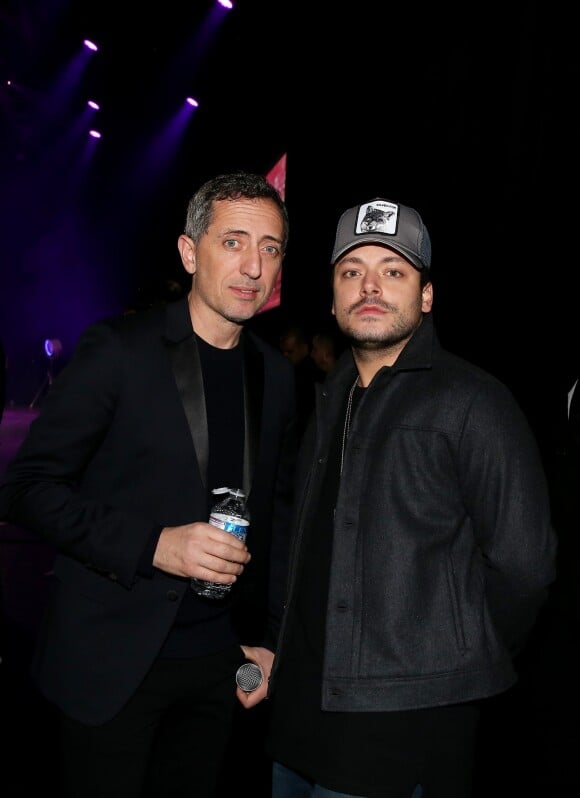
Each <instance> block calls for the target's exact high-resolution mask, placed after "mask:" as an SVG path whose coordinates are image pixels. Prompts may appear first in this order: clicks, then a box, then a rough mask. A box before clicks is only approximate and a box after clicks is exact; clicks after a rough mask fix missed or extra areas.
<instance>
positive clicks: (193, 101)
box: [185, 97, 199, 108]
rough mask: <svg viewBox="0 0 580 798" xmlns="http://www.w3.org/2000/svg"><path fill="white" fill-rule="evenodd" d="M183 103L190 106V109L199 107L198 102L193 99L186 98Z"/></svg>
mask: <svg viewBox="0 0 580 798" xmlns="http://www.w3.org/2000/svg"><path fill="white" fill-rule="evenodd" d="M185 102H186V103H188V104H189V105H191V106H192V108H197V106H198V105H199V103H198V101H197V100H194V98H193V97H187V98H186V100H185Z"/></svg>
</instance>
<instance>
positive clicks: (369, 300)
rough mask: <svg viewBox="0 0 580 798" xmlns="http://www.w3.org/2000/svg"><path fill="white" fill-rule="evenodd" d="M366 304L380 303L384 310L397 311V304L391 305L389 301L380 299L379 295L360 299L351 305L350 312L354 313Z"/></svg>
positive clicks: (379, 305)
mask: <svg viewBox="0 0 580 798" xmlns="http://www.w3.org/2000/svg"><path fill="white" fill-rule="evenodd" d="M366 305H378V307H380V308H382V309H383V310H387V311H391V312H393V311H396V309H397V308H396V306H395V305H391V304H390V303H389V302H385V301H384V300H383V299H379V298H378V297H367V298H365V299H359V301H358V302H355V303H354V305H351V306H350V308H349V309H348V312H349V313H354V312H355V311H357V310H360V308H364V307H365V306H366Z"/></svg>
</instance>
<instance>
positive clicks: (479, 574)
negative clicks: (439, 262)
mask: <svg viewBox="0 0 580 798" xmlns="http://www.w3.org/2000/svg"><path fill="white" fill-rule="evenodd" d="M332 267H333V305H332V312H333V314H334V316H335V317H336V321H337V323H338V327H339V328H340V331H341V332H342V333H343V334H344V335H345V336H346V339H347V340H348V342H349V343H350V347H349V348H347V350H346V351H345V352H344V353H343V355H342V356H341V358H340V359H339V361H338V363H337V364H336V366H335V367H334V369H333V371H332V373H331V374H330V375H329V376H328V377H327V379H326V382H325V383H324V385H323V386H320V387H319V389H318V390H317V404H316V409H315V412H314V414H313V417H312V419H311V423H310V425H309V427H308V429H307V431H306V433H305V437H304V443H303V446H302V450H301V455H300V462H299V464H298V469H297V473H298V475H299V477H298V479H299V484H298V486H297V498H296V520H295V529H294V549H293V554H292V561H291V564H290V579H289V587H288V595H287V603H286V613H285V617H284V621H283V626H282V630H281V635H280V642H279V647H278V650H277V653H276V657H275V661H274V668H273V671H272V675H271V679H270V692H269V695H270V698H271V702H270V709H271V713H272V714H271V728H270V732H269V737H268V751H269V754H270V756H271V757H272V759H273V761H274V769H273V798H290V797H291V796H292V797H294V796H311V797H312V798H322V796H324V797H325V798H345V796H346V797H350V796H366V798H379V796H380V798H419V796H424V798H468V796H470V795H472V780H473V775H472V774H473V765H474V755H475V743H476V735H477V729H478V720H479V714H480V710H481V702H482V700H484V699H486V698H489V697H491V696H495V695H497V694H500V693H502V692H504V691H506V690H508V688H510V687H511V686H512V685H514V683H515V682H516V681H517V674H516V670H515V667H514V656H515V655H516V654H517V653H518V652H519V651H520V650H521V648H522V645H523V644H524V642H525V641H526V639H527V636H528V634H529V632H530V630H531V628H532V626H533V624H534V622H535V619H536V616H537V613H538V611H539V608H540V607H541V605H542V604H543V602H544V600H545V599H546V597H547V592H548V588H549V586H550V584H551V583H552V582H553V580H554V578H555V535H554V532H553V529H552V527H551V524H550V508H549V500H548V492H547V486H546V480H545V476H544V471H543V466H542V462H541V459H540V454H539V451H538V448H537V445H536V441H535V438H534V436H533V434H532V432H531V429H530V427H529V425H528V423H527V420H526V418H525V416H524V414H523V412H522V410H521V409H520V407H519V406H518V404H517V403H516V401H515V399H514V397H513V396H512V394H511V392H510V391H509V390H508V388H507V387H506V386H504V385H503V384H502V383H501V382H499V381H498V380H497V379H496V378H495V377H494V376H492V375H491V374H488V373H486V372H485V371H482V370H481V369H480V368H478V367H476V366H475V365H473V364H471V363H468V362H466V361H465V360H463V359H461V358H459V357H457V356H455V355H453V354H451V353H450V352H448V351H446V350H445V349H443V348H442V347H441V345H440V343H439V341H438V338H437V334H436V331H435V329H434V325H433V320H432V314H431V311H432V307H433V284H432V282H431V243H430V237H429V233H428V231H427V228H426V226H425V224H424V223H423V220H422V218H421V216H420V215H419V213H418V212H417V211H416V210H414V209H413V208H410V207H407V206H405V205H401V204H400V203H398V202H395V201H392V200H389V199H384V198H375V199H372V200H370V201H368V202H364V203H362V204H361V205H358V206H356V207H354V208H349V209H348V210H347V211H345V212H344V213H343V214H342V216H341V218H340V220H339V223H338V228H337V233H336V240H335V245H334V249H333V253H332Z"/></svg>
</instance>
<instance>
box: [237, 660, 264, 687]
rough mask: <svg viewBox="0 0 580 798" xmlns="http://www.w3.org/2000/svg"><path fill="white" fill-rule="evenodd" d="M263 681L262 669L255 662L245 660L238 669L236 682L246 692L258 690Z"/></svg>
mask: <svg viewBox="0 0 580 798" xmlns="http://www.w3.org/2000/svg"><path fill="white" fill-rule="evenodd" d="M263 681H264V677H263V676H262V670H261V668H259V667H258V665H256V664H255V663H254V662H245V663H244V664H243V665H240V667H239V668H238V670H237V671H236V684H237V685H238V687H239V688H240V690H243V691H244V693H251V692H252V690H256V689H257V688H258V687H259V686H260V685H261V684H262V682H263Z"/></svg>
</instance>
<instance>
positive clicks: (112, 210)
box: [0, 0, 580, 412]
mask: <svg viewBox="0 0 580 798" xmlns="http://www.w3.org/2000/svg"><path fill="white" fill-rule="evenodd" d="M0 8H1V9H2V17H1V21H2V26H1V39H0V58H1V66H2V72H3V77H4V76H5V78H6V79H7V78H10V79H11V80H12V81H13V85H11V86H8V85H6V83H5V82H4V81H3V85H2V88H1V90H0V91H1V93H0V103H1V105H0V112H1V114H2V119H3V125H2V141H1V142H0V144H1V158H2V161H1V163H0V167H1V173H0V181H1V183H0V219H1V222H0V224H1V228H0V235H1V240H2V246H1V253H0V258H1V272H2V279H1V287H0V337H1V338H2V340H3V341H4V345H5V349H6V352H7V357H8V366H9V368H8V387H7V401H8V403H11V402H12V403H14V404H16V405H27V404H28V403H29V402H30V400H31V398H32V396H33V395H34V393H35V390H36V387H37V386H38V384H39V382H40V381H42V379H43V378H44V374H45V371H46V368H47V364H46V360H45V358H44V355H43V351H42V344H43V341H44V339H45V338H46V337H49V338H58V339H60V340H61V341H62V343H63V354H62V358H61V359H60V361H59V362H58V363H56V364H54V367H55V368H56V369H57V370H58V369H59V368H61V367H62V365H64V363H65V362H66V359H67V357H68V356H69V355H70V352H71V351H72V349H73V347H74V344H75V343H76V340H77V338H78V335H79V333H80V331H81V330H82V329H83V328H84V327H85V326H86V325H87V324H88V323H90V322H91V321H93V320H94V319H96V318H99V317H102V316H105V315H109V314H111V313H116V312H119V311H122V310H124V309H125V308H127V307H134V306H138V305H146V304H148V303H151V302H154V301H163V300H164V299H166V298H167V291H168V281H176V282H178V283H180V284H183V280H184V279H185V277H186V275H185V274H184V272H183V270H182V268H181V264H180V261H179V258H178V254H177V248H176V239H177V236H178V235H179V233H180V232H181V229H182V225H183V221H184V216H185V208H186V205H187V200H188V198H189V196H190V195H191V194H192V193H193V191H195V189H196V188H197V187H198V186H199V185H200V184H201V182H203V181H204V180H205V179H207V178H208V177H210V176H212V175H214V174H216V173H218V172H222V171H229V170H233V169H237V168H243V169H250V170H254V171H258V172H261V173H264V174H265V173H267V172H268V171H269V170H270V169H271V168H272V166H273V165H274V164H275V163H276V162H277V161H278V160H279V158H280V157H281V156H282V155H283V154H286V155H287V176H286V201H287V204H288V208H289V213H290V219H291V235H290V246H289V250H288V255H287V258H286V261H285V265H284V269H283V288H282V305H281V307H280V308H279V309H277V310H273V311H269V312H267V313H265V314H264V315H263V316H262V317H259V318H257V319H256V320H255V321H254V322H253V324H254V326H255V327H256V328H257V329H258V331H259V332H262V333H263V334H264V335H265V336H266V337H271V338H272V340H274V341H276V340H277V334H278V330H279V329H280V327H281V325H282V324H284V323H285V322H286V321H288V320H296V319H297V320H300V321H302V322H303V323H304V324H306V325H307V326H308V327H310V328H311V329H314V328H317V327H319V326H322V325H325V324H326V323H327V322H332V319H331V317H330V312H329V308H330V291H329V271H328V261H329V257H330V251H331V248H332V241H333V236H334V230H335V227H336V223H337V220H338V217H339V216H340V214H341V213H342V211H343V210H344V209H345V208H347V207H349V206H351V205H354V204H356V203H359V202H363V201H367V200H369V199H371V198H373V197H375V196H378V195H381V196H384V197H386V198H389V199H395V200H398V201H401V202H403V203H406V204H409V205H412V206H414V207H416V208H417V209H418V210H419V211H420V213H421V214H422V216H423V218H424V220H425V222H426V224H427V226H428V228H429V229H430V232H431V237H432V240H433V247H434V259H433V280H434V285H435V310H434V315H435V319H436V322H437V325H438V329H439V332H440V336H441V338H442V340H443V343H444V344H445V345H447V346H448V347H449V348H451V349H453V350H455V351H456V352H458V353H459V354H462V355H464V356H466V357H468V358H469V359H472V360H474V361H476V362H478V363H479V364H480V365H482V366H484V367H485V368H488V369H489V370H491V371H493V372H494V373H496V374H497V375H498V376H500V377H501V378H503V379H504V380H505V381H507V382H508V383H509V384H510V386H511V387H512V388H513V389H514V391H515V392H516V393H517V395H518V398H521V400H522V402H523V403H524V404H525V403H526V402H528V401H529V399H530V397H531V396H537V394H538V379H539V377H541V375H547V378H548V380H549V379H550V378H551V375H552V373H555V372H556V371H557V370H559V369H561V368H562V366H561V364H560V361H563V362H564V363H565V364H566V368H567V363H568V361H570V360H574V359H576V357H577V346H576V336H575V323H576V315H577V314H576V292H577V290H578V282H579V281H578V276H577V275H578V268H579V264H578V257H577V252H576V240H577V233H576V227H577V225H576V217H577V205H578V202H577V196H578V190H577V185H578V158H577V142H578V140H579V137H578V132H579V130H578V122H577V121H576V120H577V109H576V105H577V96H578V79H579V74H580V59H579V56H578V47H577V46H576V40H575V36H576V33H575V25H574V24H573V20H572V16H571V12H569V11H566V10H565V9H564V8H560V7H559V5H558V4H555V3H550V4H545V3H542V4H540V3H535V2H532V3H517V2H516V3H510V4H500V3H494V2H491V3H486V4H477V3H476V4H469V5H466V6H465V7H459V8H457V7H453V6H452V5H451V4H450V5H449V7H448V6H447V5H446V4H428V5H427V6H426V7H423V6H422V5H420V4H409V3H407V4H402V5H398V6H392V4H388V3H374V4H369V5H363V4H362V3H359V4H354V3H347V4H346V5H344V4H343V5H342V8H340V9H339V8H338V7H326V6H319V5H315V4H306V3H292V2H290V1H289V0H280V1H279V2H271V3H266V2H263V0H254V2H252V0H237V2H236V4H235V8H234V9H233V10H232V11H225V10H224V9H221V7H219V6H217V5H216V3H215V2H213V0H200V1H199V2H192V3H188V4H182V3H173V2H165V3H162V4H156V5H155V6H154V7H152V8H148V7H147V6H144V5H142V4H135V3H107V4H105V5H102V6H100V7H97V6H95V7H92V6H91V5H90V4H87V3H84V2H82V3H81V2H71V1H70V0H69V2H64V0H58V2H56V1H55V0H53V2H38V1H37V2H12V3H2V4H1V5H0ZM85 37H89V38H92V39H93V40H94V41H96V42H97V43H98V44H99V46H100V50H99V52H98V53H95V54H92V55H91V57H90V59H89V63H88V66H87V67H86V68H85V70H84V72H83V73H82V75H81V74H80V73H75V77H74V78H73V77H71V73H70V70H68V67H69V65H70V64H71V62H73V61H75V59H77V54H78V52H79V51H80V50H81V49H82V46H81V42H82V39H83V38H85ZM63 87H64V89H63ZM188 94H191V95H193V96H194V97H195V98H196V99H197V100H198V101H199V104H200V105H199V107H198V108H197V109H196V110H195V111H194V112H193V113H192V115H191V119H190V120H189V122H188V125H187V128H186V129H185V131H184V133H183V135H182V136H181V137H180V138H175V137H174V138H171V137H170V136H169V135H168V125H169V123H170V120H171V119H172V118H173V117H174V116H175V114H176V113H177V111H178V110H179V109H180V108H182V107H183V99H184V97H185V96H186V95H188ZM90 97H92V98H94V99H96V100H97V101H98V102H99V103H100V104H101V110H100V111H99V112H97V114H96V115H95V119H94V125H95V126H97V127H98V128H99V129H100V130H101V131H102V133H103V137H102V139H101V140H100V141H98V142H95V141H92V140H91V141H89V140H88V139H87V137H86V126H87V123H86V122H85V123H84V124H85V129H83V128H82V125H81V123H80V122H79V119H80V118H81V117H82V115H83V114H85V108H86V101H87V99H89V98H90ZM4 123H5V124H4ZM79 130H81V131H82V135H80V134H79ZM75 135H76V138H75ZM541 379H542V382H544V380H545V377H544V376H542V377H541ZM532 412H535V411H532Z"/></svg>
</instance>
